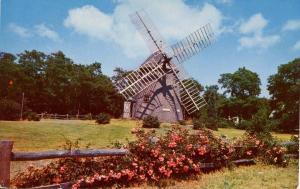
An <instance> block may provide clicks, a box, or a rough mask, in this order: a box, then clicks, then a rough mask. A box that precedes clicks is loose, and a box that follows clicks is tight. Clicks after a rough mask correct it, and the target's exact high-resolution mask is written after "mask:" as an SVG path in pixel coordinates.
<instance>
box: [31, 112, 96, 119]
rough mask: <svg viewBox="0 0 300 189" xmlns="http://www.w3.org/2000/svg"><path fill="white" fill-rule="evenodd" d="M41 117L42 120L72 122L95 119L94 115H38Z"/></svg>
mask: <svg viewBox="0 0 300 189" xmlns="http://www.w3.org/2000/svg"><path fill="white" fill-rule="evenodd" d="M37 115H38V116H40V118H41V119H66V120H69V119H72V120H77V119H79V120H92V119H93V118H95V116H93V115H92V114H84V115H79V114H75V115H73V114H47V113H41V114H37Z"/></svg>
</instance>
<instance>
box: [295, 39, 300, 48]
mask: <svg viewBox="0 0 300 189" xmlns="http://www.w3.org/2000/svg"><path fill="white" fill-rule="evenodd" d="M293 49H294V50H300V40H299V41H297V42H296V43H295V45H294V46H293Z"/></svg>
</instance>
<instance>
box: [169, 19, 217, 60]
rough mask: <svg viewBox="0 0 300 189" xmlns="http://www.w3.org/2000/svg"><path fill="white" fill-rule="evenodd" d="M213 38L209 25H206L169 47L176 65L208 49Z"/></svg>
mask: <svg viewBox="0 0 300 189" xmlns="http://www.w3.org/2000/svg"><path fill="white" fill-rule="evenodd" d="M213 38H214V33H213V32H212V28H211V26H210V24H207V25H205V26H203V27H201V28H199V29H198V30H196V31H195V32H193V33H191V34H190V35H188V36H187V37H186V38H184V39H183V40H181V41H179V42H178V43H176V44H174V45H172V46H171V48H172V50H173V57H174V58H173V59H174V61H175V62H176V63H182V62H184V61H186V60H187V59H188V58H190V57H191V56H193V55H195V54H197V53H199V52H200V51H201V50H202V49H204V48H206V47H208V46H209V45H210V44H211V43H212V41H213Z"/></svg>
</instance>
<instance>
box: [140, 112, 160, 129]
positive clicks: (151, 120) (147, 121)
mask: <svg viewBox="0 0 300 189" xmlns="http://www.w3.org/2000/svg"><path fill="white" fill-rule="evenodd" d="M159 125H160V123H159V121H158V118H157V117H155V116H151V115H148V116H146V117H145V118H144V119H143V127H144V128H159Z"/></svg>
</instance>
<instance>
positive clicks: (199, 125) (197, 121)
mask: <svg viewBox="0 0 300 189" xmlns="http://www.w3.org/2000/svg"><path fill="white" fill-rule="evenodd" d="M203 128H204V123H203V120H202V119H201V118H194V119H193V129H195V130H199V129H203Z"/></svg>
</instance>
